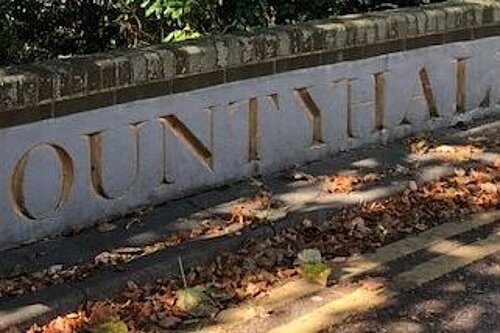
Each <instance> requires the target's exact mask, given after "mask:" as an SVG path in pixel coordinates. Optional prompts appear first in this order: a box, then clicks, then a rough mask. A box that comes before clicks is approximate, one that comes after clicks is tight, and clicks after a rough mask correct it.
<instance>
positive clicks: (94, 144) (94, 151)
mask: <svg viewBox="0 0 500 333" xmlns="http://www.w3.org/2000/svg"><path fill="white" fill-rule="evenodd" d="M141 125H142V123H137V124H132V125H130V126H129V128H130V131H131V132H132V135H133V136H134V153H133V155H134V161H132V165H133V168H134V170H133V172H132V173H133V177H132V179H131V181H130V184H129V185H128V186H127V187H126V188H125V189H122V190H121V191H119V192H120V193H118V194H117V193H115V194H113V193H111V191H109V190H107V189H106V188H105V185H104V175H103V154H102V148H103V147H102V145H103V132H98V133H93V134H89V135H88V139H89V145H90V172H91V186H92V189H93V190H94V192H95V193H97V194H98V195H99V196H100V197H102V198H104V199H107V200H112V199H117V198H119V197H122V196H123V195H125V193H126V192H127V191H128V190H129V189H130V188H131V187H132V186H134V184H136V183H137V180H138V178H139V168H140V166H139V149H140V148H139V132H140V129H141ZM117 167H118V166H117Z"/></svg>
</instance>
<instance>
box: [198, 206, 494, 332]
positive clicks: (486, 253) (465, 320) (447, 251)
mask: <svg viewBox="0 0 500 333" xmlns="http://www.w3.org/2000/svg"><path fill="white" fill-rule="evenodd" d="M499 253H500V211H497V212H491V213H486V214H480V215H475V216H473V217H471V218H470V219H469V220H466V221H465V222H462V223H447V224H444V225H441V226H438V227H435V228H433V229H431V230H429V231H427V232H424V233H422V234H420V235H419V236H418V237H411V238H407V239H404V240H402V241H398V242H396V243H393V244H391V245H388V246H386V247H384V248H381V249H379V250H378V251H377V252H375V253H374V254H370V255H366V256H362V257H360V258H356V259H353V260H351V261H349V262H348V263H346V264H342V265H341V266H340V267H339V268H338V269H339V270H340V271H341V272H340V276H339V282H338V283H337V284H335V285H333V286H331V287H329V288H326V289H323V288H320V287H318V286H314V285H312V284H308V283H305V282H304V281H302V280H298V281H293V282H290V283H288V284H287V285H284V286H281V287H279V288H276V289H274V290H272V291H271V292H270V293H269V295H268V296H266V297H264V298H263V299H261V300H257V301H254V302H249V303H248V304H245V305H242V306H240V307H238V308H235V309H230V310H228V311H226V313H223V314H222V315H220V319H219V321H220V323H217V324H215V325H212V326H208V327H205V328H204V329H203V330H202V332H205V333H208V332H271V333H288V332H301V333H308V332H311V333H312V332H321V331H323V332H353V333H354V332H384V331H387V332H393V331H397V332H427V331H435V332H442V331H454V332H456V331H460V329H458V328H456V327H455V326H453V325H458V324H461V325H462V326H463V329H465V331H470V332H474V331H475V332H493V331H494V330H491V329H493V327H495V325H497V326H496V327H499V328H500V321H499V320H500V309H498V308H497V307H496V306H493V305H495V302H496V303H497V304H500V299H497V297H498V296H499V295H500V279H499V277H500V265H499V264H498V263H500V254H499ZM476 262H478V263H477V264H474V263H476ZM471 264H472V265H471ZM469 265H470V266H469ZM484 292H487V293H486V294H484ZM475 303H477V304H475ZM488 304H490V306H487V305H488ZM429 316H430V317H429ZM482 316H485V317H487V319H488V320H486V319H485V321H483V320H482V319H481V318H482ZM429 318H431V319H432V320H430V319H429ZM467 325H469V326H467ZM481 325H482V326H481ZM454 327H455V328H454ZM467 327H468V328H467ZM480 327H481V329H479V328H480ZM482 328H484V330H483V329H482ZM476 329H477V330H476Z"/></svg>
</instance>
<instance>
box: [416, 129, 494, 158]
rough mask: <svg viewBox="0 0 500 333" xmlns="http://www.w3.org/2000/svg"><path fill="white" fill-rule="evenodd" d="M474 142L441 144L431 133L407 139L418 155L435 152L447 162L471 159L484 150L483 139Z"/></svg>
mask: <svg viewBox="0 0 500 333" xmlns="http://www.w3.org/2000/svg"><path fill="white" fill-rule="evenodd" d="M469 141H475V143H474V144H464V145H451V144H449V145H447V144H439V143H438V142H437V141H436V140H435V139H434V138H432V136H430V134H423V135H419V136H416V137H412V138H409V139H408V140H407V146H408V150H409V151H410V152H411V153H413V154H417V155H425V154H434V155H435V156H437V157H438V158H439V159H441V160H443V161H447V162H462V161H467V160H470V159H471V158H472V157H473V155H474V154H479V153H482V152H483V151H484V148H483V144H484V142H483V141H478V140H469Z"/></svg>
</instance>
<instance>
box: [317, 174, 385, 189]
mask: <svg viewBox="0 0 500 333" xmlns="http://www.w3.org/2000/svg"><path fill="white" fill-rule="evenodd" d="M380 178H381V175H377V174H375V173H373V172H370V173H367V174H357V173H346V174H339V175H335V176H331V177H327V178H326V179H325V180H324V182H323V184H322V187H323V191H325V192H327V193H332V194H349V193H351V192H352V191H355V190H358V189H360V188H361V187H362V186H363V185H366V184H369V183H373V182H375V181H377V180H380Z"/></svg>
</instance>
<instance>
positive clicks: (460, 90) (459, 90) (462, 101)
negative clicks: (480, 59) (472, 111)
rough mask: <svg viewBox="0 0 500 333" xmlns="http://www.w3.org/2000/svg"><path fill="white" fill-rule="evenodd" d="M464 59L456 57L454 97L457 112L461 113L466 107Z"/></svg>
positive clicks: (465, 68)
mask: <svg viewBox="0 0 500 333" xmlns="http://www.w3.org/2000/svg"><path fill="white" fill-rule="evenodd" d="M466 70H467V67H466V59H457V62H456V74H457V77H456V87H455V89H456V98H457V113H463V112H465V109H466V84H467V82H466V74H467V73H466Z"/></svg>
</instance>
